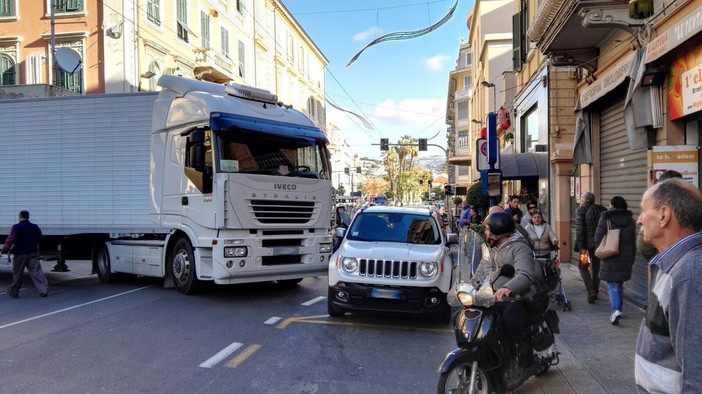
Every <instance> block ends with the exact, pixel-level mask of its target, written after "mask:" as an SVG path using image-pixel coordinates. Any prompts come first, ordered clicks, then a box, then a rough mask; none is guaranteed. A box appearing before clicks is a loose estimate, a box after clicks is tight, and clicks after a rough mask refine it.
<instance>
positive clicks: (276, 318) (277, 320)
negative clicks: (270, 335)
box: [263, 316, 282, 324]
mask: <svg viewBox="0 0 702 394" xmlns="http://www.w3.org/2000/svg"><path fill="white" fill-rule="evenodd" d="M280 319H282V318H280V317H278V316H273V317H271V318H270V319H268V320H266V321H264V322H263V324H275V323H277V322H279V321H280Z"/></svg>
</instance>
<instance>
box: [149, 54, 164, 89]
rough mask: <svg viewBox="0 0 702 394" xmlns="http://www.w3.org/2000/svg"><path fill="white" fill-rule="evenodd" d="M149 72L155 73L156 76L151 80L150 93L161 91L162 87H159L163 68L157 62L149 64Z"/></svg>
mask: <svg viewBox="0 0 702 394" xmlns="http://www.w3.org/2000/svg"><path fill="white" fill-rule="evenodd" d="M149 71H151V72H152V73H154V76H153V77H151V78H149V91H150V92H155V91H158V90H161V87H160V86H158V85H157V83H158V78H159V77H160V76H161V66H159V65H158V63H156V62H155V61H153V62H151V63H149Z"/></svg>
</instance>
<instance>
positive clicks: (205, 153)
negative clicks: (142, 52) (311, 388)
mask: <svg viewBox="0 0 702 394" xmlns="http://www.w3.org/2000/svg"><path fill="white" fill-rule="evenodd" d="M159 86H161V88H162V89H163V90H161V92H160V93H158V94H156V93H130V94H112V95H81V96H72V97H53V98H44V99H20V100H0V123H1V124H2V131H0V136H1V138H0V141H1V142H0V158H2V159H1V160H2V163H3V164H2V166H1V168H2V170H1V171H0V185H1V187H2V192H0V241H3V240H4V239H5V237H6V236H7V235H8V234H9V231H10V228H11V226H12V225H13V224H14V223H16V221H17V215H18V212H19V211H20V210H23V209H26V210H28V211H29V212H30V215H31V218H30V220H31V221H32V222H35V223H37V224H38V225H39V226H40V227H41V229H42V231H43V233H44V238H43V241H42V245H40V249H41V251H40V253H41V252H50V251H54V250H55V249H60V250H61V253H62V255H61V258H79V257H80V256H81V255H82V256H84V257H89V258H90V259H92V262H93V269H94V272H96V273H97V274H98V276H99V278H100V280H101V281H102V282H110V281H112V280H114V279H115V277H116V276H118V275H119V274H123V273H126V274H137V275H145V276H152V277H163V278H165V281H164V284H165V285H166V286H168V287H170V286H175V287H176V288H177V289H178V290H179V291H180V292H182V293H185V294H189V293H192V292H194V291H196V290H197V289H198V288H199V286H200V285H201V284H202V281H214V282H215V283H217V284H232V283H245V282H255V281H267V280H277V281H279V282H281V283H286V284H294V283H297V282H299V281H300V280H301V279H302V278H305V277H309V276H316V275H326V273H327V268H328V262H329V256H330V254H331V251H332V237H331V236H330V235H329V229H330V228H331V226H332V224H333V205H332V201H333V189H332V185H331V181H330V174H331V168H330V163H329V152H328V150H327V144H328V141H327V138H326V136H325V135H324V133H323V132H322V131H321V130H320V129H319V128H317V127H316V126H315V125H314V124H313V123H312V121H311V120H309V118H307V117H306V116H305V115H304V114H302V113H301V112H299V111H297V110H294V109H292V108H290V107H287V106H285V105H283V104H282V103H279V102H278V100H277V97H276V96H275V95H273V94H271V93H270V92H268V91H265V90H261V89H256V88H251V87H245V86H240V85H228V86H227V85H218V84H213V83H209V82H203V81H196V80H190V79H185V78H182V77H176V76H163V77H161V78H160V79H159Z"/></svg>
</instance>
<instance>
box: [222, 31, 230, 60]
mask: <svg viewBox="0 0 702 394" xmlns="http://www.w3.org/2000/svg"><path fill="white" fill-rule="evenodd" d="M220 33H221V34H220V35H221V37H220V43H221V45H222V54H223V55H224V57H226V58H227V59H229V31H228V30H227V29H225V28H223V27H221V28H220Z"/></svg>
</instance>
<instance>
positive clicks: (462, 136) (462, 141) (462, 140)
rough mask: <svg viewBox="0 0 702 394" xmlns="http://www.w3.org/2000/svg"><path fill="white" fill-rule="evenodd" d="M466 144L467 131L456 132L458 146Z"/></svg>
mask: <svg viewBox="0 0 702 394" xmlns="http://www.w3.org/2000/svg"><path fill="white" fill-rule="evenodd" d="M464 146H468V131H459V132H458V147H459V148H461V147H464Z"/></svg>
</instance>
